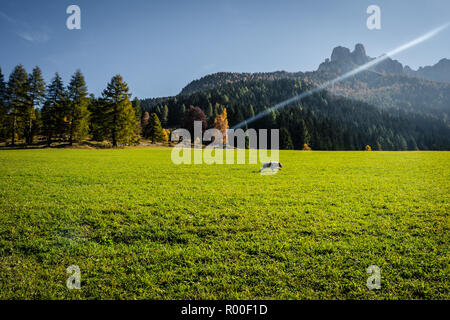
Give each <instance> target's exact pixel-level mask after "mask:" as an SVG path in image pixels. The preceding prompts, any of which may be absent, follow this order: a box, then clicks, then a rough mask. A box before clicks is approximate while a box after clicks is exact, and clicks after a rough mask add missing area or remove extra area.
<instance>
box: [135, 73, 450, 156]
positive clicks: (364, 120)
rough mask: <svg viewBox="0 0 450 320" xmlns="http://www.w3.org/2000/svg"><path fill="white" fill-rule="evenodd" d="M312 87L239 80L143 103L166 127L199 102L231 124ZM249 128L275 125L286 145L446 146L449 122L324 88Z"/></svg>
mask: <svg viewBox="0 0 450 320" xmlns="http://www.w3.org/2000/svg"><path fill="white" fill-rule="evenodd" d="M311 88H312V86H311V85H310V84H308V83H307V82H305V81H301V80H289V79H282V80H258V81H239V82H234V83H231V84H227V85H223V86H219V87H216V88H213V89H209V90H203V91H197V92H194V93H191V94H183V95H179V96H176V97H172V98H166V99H164V100H161V101H159V102H158V103H154V104H153V105H148V104H147V105H146V103H145V102H146V101H143V102H142V104H141V106H142V107H143V109H144V111H149V112H155V113H156V114H157V115H158V117H159V118H160V119H161V121H162V122H163V123H164V124H165V125H166V126H168V127H173V128H176V127H180V126H181V124H182V119H183V115H184V112H185V110H186V109H187V108H188V107H189V106H191V105H192V106H198V107H200V108H201V109H202V110H203V112H204V113H205V115H206V117H207V120H208V123H209V125H212V121H213V119H214V118H215V117H216V116H217V115H218V114H220V113H221V112H222V110H223V108H226V109H227V113H228V121H229V124H230V127H231V126H233V125H235V124H237V123H239V122H241V121H243V120H245V119H248V118H250V117H252V116H254V115H255V114H258V113H259V112H262V111H264V110H266V109H268V108H270V107H271V106H273V105H275V104H277V103H279V102H280V101H283V100H285V99H288V98H291V97H293V96H296V95H299V94H300V93H302V92H304V91H306V90H309V89H311ZM251 127H252V128H255V129H258V128H268V129H270V128H279V129H281V131H280V141H281V142H280V143H281V146H282V147H283V148H285V149H289V148H296V149H301V148H303V146H304V144H308V145H309V146H310V147H311V148H313V149H316V150H362V149H364V147H365V146H366V145H370V146H372V148H374V149H375V150H416V149H421V150H429V149H434V150H448V149H450V127H449V126H448V124H446V123H445V121H443V120H442V119H439V118H437V117H433V116H431V115H424V114H418V113H413V112H409V111H404V110H401V109H400V110H399V109H380V108H376V107H374V106H372V105H369V104H367V103H365V102H360V101H355V100H351V99H347V98H343V97H338V96H334V95H332V94H330V93H328V92H327V91H322V92H320V93H316V94H314V95H312V96H309V97H307V98H305V99H303V100H302V101H300V102H297V103H294V104H293V105H290V106H287V107H285V108H284V109H280V110H279V111H276V112H272V113H271V114H270V115H269V116H266V117H264V118H262V119H260V120H258V121H256V122H254V123H252V124H251Z"/></svg>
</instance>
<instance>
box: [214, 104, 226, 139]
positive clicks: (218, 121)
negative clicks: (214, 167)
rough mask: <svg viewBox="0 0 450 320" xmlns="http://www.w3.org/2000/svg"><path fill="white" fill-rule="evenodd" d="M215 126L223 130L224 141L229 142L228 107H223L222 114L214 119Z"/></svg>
mask: <svg viewBox="0 0 450 320" xmlns="http://www.w3.org/2000/svg"><path fill="white" fill-rule="evenodd" d="M214 128H216V129H217V130H219V131H220V132H222V136H223V138H222V142H223V143H224V144H226V143H227V130H228V128H229V127H228V118H227V108H223V111H222V113H221V114H219V115H217V117H216V118H215V119H214Z"/></svg>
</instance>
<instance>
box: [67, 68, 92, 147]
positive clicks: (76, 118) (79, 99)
mask: <svg viewBox="0 0 450 320" xmlns="http://www.w3.org/2000/svg"><path fill="white" fill-rule="evenodd" d="M67 93H68V98H69V101H68V112H67V121H68V126H69V129H68V131H69V143H70V144H71V145H72V143H73V141H74V140H75V141H78V142H80V141H82V140H83V139H85V138H86V137H87V136H88V133H89V110H88V105H89V98H88V89H87V86H86V81H85V80H84V76H83V74H82V73H81V71H80V70H77V71H76V72H75V74H74V75H73V76H72V79H71V80H70V83H69V86H68V87H67Z"/></svg>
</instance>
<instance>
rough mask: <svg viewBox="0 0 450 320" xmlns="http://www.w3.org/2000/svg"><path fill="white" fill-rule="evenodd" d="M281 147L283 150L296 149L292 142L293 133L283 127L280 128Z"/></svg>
mask: <svg viewBox="0 0 450 320" xmlns="http://www.w3.org/2000/svg"><path fill="white" fill-rule="evenodd" d="M280 149H281V150H292V149H294V144H293V143H292V139H291V135H290V134H289V131H288V130H287V129H286V128H285V127H282V128H281V129H280Z"/></svg>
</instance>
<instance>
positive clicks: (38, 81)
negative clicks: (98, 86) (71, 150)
mask: <svg viewBox="0 0 450 320" xmlns="http://www.w3.org/2000/svg"><path fill="white" fill-rule="evenodd" d="M130 99H131V94H130V92H129V88H128V86H127V84H126V82H125V81H124V79H123V78H122V77H121V76H120V75H115V76H114V77H113V78H112V79H111V81H110V82H109V83H108V84H107V86H106V88H105V90H103V92H102V94H101V96H100V97H95V96H94V95H90V94H89V93H88V88H87V85H86V81H85V78H84V76H83V74H82V73H81V71H80V70H77V71H76V72H75V73H74V74H73V76H72V77H71V79H70V82H69V83H68V84H67V85H64V83H63V80H62V79H61V77H60V76H59V74H58V73H56V74H55V76H54V77H53V79H52V80H51V82H50V83H49V84H48V85H47V84H46V83H45V81H44V79H43V76H42V72H41V70H40V68H39V67H35V68H34V69H33V71H32V72H31V73H30V74H28V73H27V72H26V70H25V68H24V67H23V66H22V65H18V66H16V67H15V68H14V70H13V71H12V72H11V74H10V76H9V79H8V81H6V80H5V78H4V75H3V73H2V72H1V69H0V141H1V142H6V143H7V144H9V145H12V146H14V145H16V144H17V143H18V142H19V141H20V143H21V144H26V145H31V144H33V143H35V142H36V140H37V138H38V137H39V139H43V140H44V141H45V142H46V143H47V145H48V146H50V145H51V144H52V142H67V143H68V144H70V145H72V144H73V143H74V142H77V143H80V142H83V141H85V140H94V141H109V142H110V143H111V144H112V146H118V145H129V144H133V143H137V142H138V141H139V139H140V138H141V137H144V138H150V139H151V140H152V141H153V142H157V141H164V140H165V141H167V140H168V132H167V131H165V130H164V129H163V128H162V126H161V123H160V121H159V119H158V117H157V116H156V115H155V114H154V113H153V114H148V113H145V114H144V115H142V113H141V108H140V105H139V100H138V99H134V100H133V101H130Z"/></svg>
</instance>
